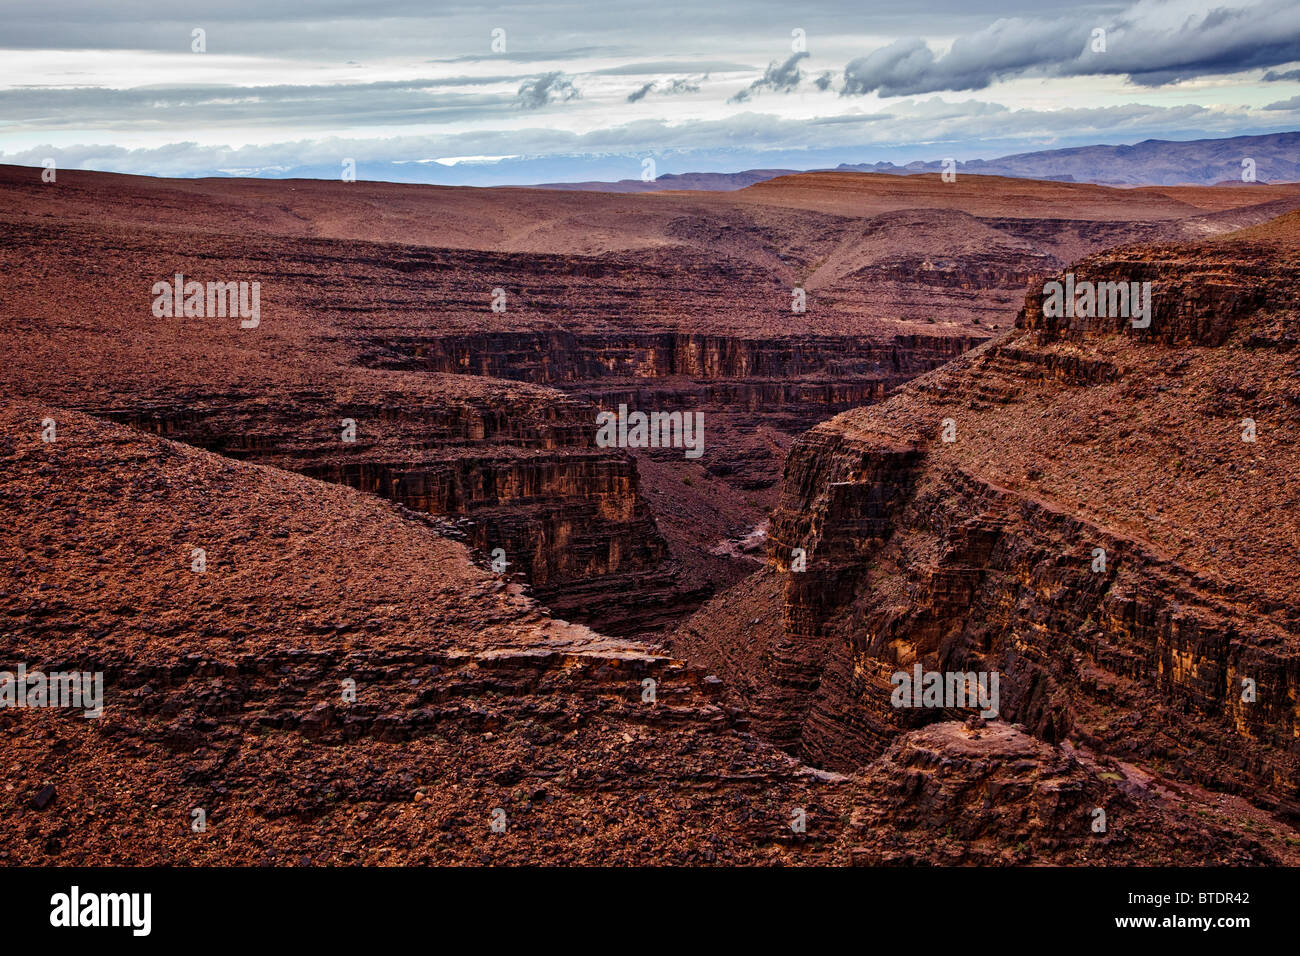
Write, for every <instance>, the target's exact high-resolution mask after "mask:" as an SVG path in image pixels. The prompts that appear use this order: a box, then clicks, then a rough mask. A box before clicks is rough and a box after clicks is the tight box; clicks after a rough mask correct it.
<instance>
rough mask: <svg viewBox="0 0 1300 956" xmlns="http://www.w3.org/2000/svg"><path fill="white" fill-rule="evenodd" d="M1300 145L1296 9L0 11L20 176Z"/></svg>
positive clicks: (781, 162)
mask: <svg viewBox="0 0 1300 956" xmlns="http://www.w3.org/2000/svg"><path fill="white" fill-rule="evenodd" d="M196 30H201V31H203V32H202V34H200V37H201V39H202V44H201V45H202V46H204V47H205V48H206V51H205V52H194V48H195V47H196V46H198V45H200V44H199V41H198V40H196V39H195V31H196ZM1100 31H1104V36H1103V34H1102V33H1101V32H1100ZM494 36H495V37H496V41H495V47H496V48H495V49H494ZM1103 44H1104V49H1102V48H1101V47H1102V46H1103ZM1297 128H1300V0H1222V2H1221V0H1192V2H1189V0H1141V2H1138V3H1130V4H1125V3H1116V4H1108V3H1072V2H1066V3H1060V4H1056V5H1052V4H1051V3H1045V2H1041V0H1039V2H1022V0H853V2H845V0H799V2H797V3H795V2H790V0H703V2H690V3H687V2H683V0H565V2H534V0H517V2H514V3H498V2H494V0H486V2H475V3H462V2H449V3H417V2H414V0H369V2H366V0H362V2H354V0H314V2H313V0H230V2H225V3H220V4H217V3H201V2H186V0H50V2H43V3H35V2H31V0H21V2H19V0H0V162H17V163H24V164H28V165H39V164H40V163H41V162H43V161H44V159H45V158H47V157H52V158H55V159H56V161H57V162H58V163H59V165H60V166H61V167H64V168H67V167H79V168H88V169H107V170H116V171H122V172H136V173H149V174H155V175H171V176H197V175H212V174H223V173H224V174H239V175H262V176H277V175H290V174H296V175H322V176H333V175H337V174H338V173H337V171H338V170H339V169H340V166H341V163H342V160H343V159H344V158H352V159H354V160H355V161H356V168H357V175H358V177H359V178H362V179H365V178H379V179H391V178H399V177H397V176H395V175H393V173H394V171H395V170H405V172H404V173H402V175H401V177H400V178H411V179H418V180H422V181H429V182H457V183H465V182H467V183H478V184H488V183H500V182H536V181H548V180H577V179H588V178H601V179H609V178H637V177H639V176H640V175H641V172H642V169H643V165H642V164H643V160H644V159H646V158H651V159H653V160H654V161H655V170H656V172H658V173H665V172H684V171H690V170H723V171H730V170H739V169H746V168H752V167H763V166H782V167H797V168H800V167H802V168H806V167H813V166H824V165H834V164H835V163H836V162H872V161H877V160H881V159H890V160H893V161H895V162H899V163H902V162H907V161H909V160H912V159H927V160H933V159H937V158H940V157H945V156H954V157H956V158H958V159H970V158H976V157H984V158H992V157H994V156H998V155H1002V154H1005V153H1009V152H1018V151H1027V150H1033V149H1047V148H1053V147H1058V146H1073V145H1083V144H1086V143H1097V142H1105V143H1132V142H1137V141H1139V140H1143V139H1149V138H1168V139H1194V138H1202V137H1209V136H1231V135H1240V134H1246V133H1267V132H1278V131H1282V130H1289V129H1297Z"/></svg>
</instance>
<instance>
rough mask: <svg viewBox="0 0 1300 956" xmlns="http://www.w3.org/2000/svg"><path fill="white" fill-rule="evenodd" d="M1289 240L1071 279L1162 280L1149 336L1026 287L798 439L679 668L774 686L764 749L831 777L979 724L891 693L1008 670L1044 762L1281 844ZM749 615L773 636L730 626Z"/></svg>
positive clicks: (1294, 536)
mask: <svg viewBox="0 0 1300 956" xmlns="http://www.w3.org/2000/svg"><path fill="white" fill-rule="evenodd" d="M1295 221H1296V220H1295V216H1294V214H1293V215H1292V216H1290V217H1287V218H1285V219H1282V220H1279V221H1278V222H1276V223H1274V224H1273V225H1272V226H1270V227H1267V228H1265V227H1260V228H1258V229H1254V230H1249V231H1247V232H1245V233H1242V234H1241V235H1239V236H1232V237H1228V238H1225V239H1223V240H1220V241H1215V242H1211V243H1205V244H1200V245H1192V246H1156V247H1144V248H1136V249H1125V250H1121V251H1117V252H1115V253H1107V254H1100V255H1097V256H1094V257H1092V258H1089V259H1086V260H1084V261H1082V262H1080V263H1079V264H1078V265H1076V266H1074V267H1072V269H1071V270H1070V271H1072V272H1073V273H1074V274H1075V276H1076V277H1077V278H1078V279H1079V280H1080V281H1082V280H1084V279H1089V280H1096V281H1102V280H1111V281H1124V282H1139V281H1150V282H1152V285H1153V289H1154V302H1155V305H1154V309H1153V313H1152V321H1151V323H1150V327H1149V328H1133V327H1132V323H1131V322H1130V321H1128V320H1124V321H1119V320H1111V319H1106V320H1089V319H1083V320H1074V321H1054V320H1051V319H1048V318H1045V317H1044V315H1043V309H1042V296H1041V294H1040V293H1038V292H1031V294H1030V295H1029V297H1028V298H1027V300H1026V305H1025V308H1024V310H1023V311H1022V313H1021V315H1020V317H1019V318H1018V320H1017V324H1016V328H1015V329H1014V330H1012V331H1010V332H1008V333H1007V334H1006V335H1004V336H1002V337H1000V338H998V339H995V340H994V341H992V342H990V343H987V344H985V345H983V346H981V347H979V348H977V349H975V350H974V351H972V352H971V353H969V354H967V355H965V356H963V357H961V358H960V359H958V360H956V361H955V362H953V363H951V364H950V365H949V366H946V367H944V368H943V369H941V370H939V371H937V372H934V373H931V374H929V375H926V376H922V377H921V378H918V379H916V380H915V381H913V382H912V383H909V384H908V385H907V386H904V387H903V388H902V389H900V390H899V392H898V393H896V394H895V395H894V396H892V397H891V398H890V399H888V400H886V401H885V402H883V403H881V404H879V405H877V406H874V407H872V408H870V409H863V410H858V411H854V412H849V413H846V414H844V415H841V416H839V417H837V418H836V419H833V420H832V421H830V422H827V423H826V424H824V425H821V426H818V427H817V428H815V429H813V430H812V431H811V432H809V433H808V434H807V435H805V436H803V437H802V438H800V439H799V440H798V441H797V442H796V444H795V446H794V448H793V450H792V453H791V456H790V459H789V461H788V463H787V466H786V472H785V477H784V482H783V486H782V496H781V503H780V506H779V508H778V509H777V511H776V513H775V515H774V517H773V521H772V526H771V529H770V540H771V548H772V550H771V557H770V560H771V568H770V569H769V570H767V571H765V572H763V573H762V574H761V575H759V576H757V577H756V578H754V579H752V580H751V582H749V583H748V584H747V586H746V590H745V591H743V592H738V593H737V594H735V595H731V596H725V597H724V598H719V599H715V601H714V602H713V603H712V604H711V605H710V606H708V607H706V608H705V609H704V610H702V611H701V612H700V613H699V614H698V615H697V616H696V618H695V619H693V620H692V621H691V622H688V624H687V625H685V626H684V627H683V629H682V630H681V631H680V632H679V633H678V635H677V636H676V638H675V639H674V640H673V642H672V646H673V647H674V649H675V651H676V652H677V653H680V654H685V655H687V656H691V655H692V653H693V650H694V649H696V648H699V649H701V650H702V653H701V654H700V655H698V656H697V658H696V659H700V660H706V661H710V662H711V663H713V664H714V665H715V666H717V667H718V669H719V672H720V673H723V674H724V675H725V676H726V677H727V678H728V680H729V682H731V683H733V684H734V683H737V682H739V683H740V686H742V687H747V688H753V687H762V688H763V690H762V691H761V692H759V697H758V700H759V704H760V706H759V707H758V709H757V711H756V714H755V720H756V722H755V726H756V727H758V728H759V729H760V731H761V732H762V733H764V735H765V736H766V738H767V739H770V740H772V741H773V742H775V743H777V744H778V745H780V746H783V747H785V748H786V749H788V750H790V751H791V752H792V753H796V754H798V755H800V757H801V758H802V759H805V760H807V761H809V762H811V763H813V764H815V765H818V766H826V767H831V768H838V769H841V770H850V769H852V768H855V767H859V766H861V765H862V764H863V763H865V762H868V761H871V760H873V759H875V758H876V757H878V756H879V755H880V754H882V753H884V752H885V751H886V750H888V749H889V748H890V747H892V746H894V744H895V741H896V740H897V739H898V737H899V735H900V734H901V733H904V732H905V731H907V730H908V728H912V727H916V726H920V725H924V724H929V723H930V722H933V721H940V720H944V719H946V718H951V717H953V716H959V715H960V714H961V713H969V712H970V711H969V709H965V710H959V711H957V712H954V711H952V710H951V709H950V708H949V709H945V708H944V707H935V708H899V707H896V706H894V704H893V701H892V699H891V691H892V690H893V685H892V684H891V677H892V676H893V675H894V674H895V673H897V672H899V671H909V672H910V671H911V669H912V668H913V667H914V666H915V665H917V664H920V665H922V666H923V668H924V669H925V670H927V671H939V672H956V671H960V672H995V673H997V674H999V675H1000V678H1001V685H1000V691H1001V695H1000V696H1001V700H1000V706H999V716H1000V717H1001V718H1003V719H1004V720H1007V721H1014V722H1017V723H1019V724H1022V725H1024V726H1025V728H1026V729H1027V731H1028V732H1030V733H1032V734H1033V735H1034V736H1035V737H1037V738H1038V739H1039V740H1041V741H1044V742H1045V743H1047V744H1060V745H1065V744H1070V745H1075V746H1078V745H1084V746H1087V747H1088V748H1090V749H1092V750H1094V751H1096V752H1098V753H1103V754H1109V755H1111V756H1113V757H1116V758H1118V759H1121V760H1123V761H1129V762H1132V763H1134V764H1137V765H1140V766H1142V767H1143V768H1145V770H1146V771H1147V772H1149V773H1158V774H1160V775H1163V776H1165V777H1167V778H1168V779H1171V780H1175V781H1180V782H1181V785H1184V786H1186V785H1204V786H1209V787H1212V788H1214V789H1215V790H1218V791H1220V792H1222V793H1228V794H1241V795H1243V796H1246V797H1248V798H1249V800H1250V801H1252V802H1253V803H1254V804H1255V805H1256V806H1257V807H1259V808H1262V809H1264V810H1267V811H1270V812H1273V813H1275V814H1277V815H1278V820H1279V821H1282V820H1285V821H1289V822H1290V824H1291V825H1294V823H1295V822H1296V817H1297V813H1298V812H1300V749H1298V748H1297V745H1296V740H1297V735H1298V734H1300V708H1297V706H1296V701H1297V700H1300V617H1298V616H1297V611H1296V607H1295V601H1294V578H1293V571H1294V567H1295V566H1296V562H1297V560H1298V559H1300V532H1298V531H1297V527H1296V524H1295V518H1294V516H1295V513H1296V512H1295V505H1296V504H1297V502H1296V500H1295V494H1294V489H1295V480H1296V476H1297V475H1300V457H1297V451H1296V445H1295V443H1294V442H1293V441H1292V436H1293V435H1294V434H1295V433H1296V430H1297V426H1300V385H1298V384H1297V382H1298V381H1300V366H1297V361H1298V357H1300V351H1297V349H1296V345H1297V342H1298V341H1300V340H1298V339H1297V332H1298V331H1300V325H1298V323H1300V296H1298V295H1297V292H1296V288H1297V278H1300V259H1298V258H1297V256H1296V254H1295V252H1294V245H1293V244H1292V243H1291V241H1290V239H1289V238H1288V237H1293V234H1294V232H1295V229H1296V226H1295ZM1048 278H1052V277H1048ZM1055 278H1058V279H1060V278H1063V277H1062V276H1057V277H1055ZM945 439H946V440H945ZM795 548H802V549H804V551H805V553H806V570H805V571H802V572H799V571H796V570H792V569H791V568H792V564H793V563H794V562H795V560H796V555H795V553H794V550H793V549H795ZM728 599H730V600H731V601H732V604H731V606H729V607H727V606H724V602H726V601H727V600H728ZM737 604H738V606H737ZM751 608H752V609H762V611H763V613H764V614H765V615H766V617H767V618H768V619H769V621H770V623H768V622H766V621H765V622H764V623H762V624H761V625H760V630H758V631H757V632H755V631H754V629H752V628H751V629H745V630H743V633H742V632H737V630H736V629H735V628H734V627H732V628H728V627H727V625H726V624H725V619H726V618H728V617H730V618H739V619H746V618H747V617H748V615H749V610H750V609H751ZM774 608H779V610H780V615H779V623H777V622H776V621H775V620H771V619H773V618H775V617H776V615H775V614H773V613H772V612H773V610H774ZM756 636H757V637H759V638H760V639H761V640H762V641H763V642H764V643H763V646H762V647H761V648H760V649H754V648H751V649H750V650H748V651H747V652H746V653H745V654H744V655H739V654H737V653H736V651H735V648H736V647H738V646H739V644H741V643H745V642H752V641H753V640H754V639H755V637H756ZM1275 823H1276V821H1275Z"/></svg>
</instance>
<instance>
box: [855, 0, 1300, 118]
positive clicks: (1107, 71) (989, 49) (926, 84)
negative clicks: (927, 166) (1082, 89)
mask: <svg viewBox="0 0 1300 956" xmlns="http://www.w3.org/2000/svg"><path fill="white" fill-rule="evenodd" d="M1103 31H1104V32H1103ZM1297 59H1300V4H1296V3H1295V2H1294V0H1255V2H1249V0H1248V2H1244V3H1243V2H1241V0H1222V2H1221V3H1219V5H1216V6H1213V7H1207V6H1205V4H1204V2H1203V0H1139V2H1138V3H1136V4H1134V5H1133V6H1131V7H1129V8H1128V9H1127V10H1125V11H1124V12H1123V13H1121V14H1119V15H1118V16H1116V17H1113V18H1111V19H1109V20H1106V19H1103V18H1101V17H1098V18H1097V19H1096V20H1095V21H1093V20H1090V19H1088V18H1086V17H1083V16H1072V17H1068V18H1067V17H1058V18H1054V19H1048V18H1033V19H1030V18H1019V17H1015V18H1003V19H999V20H996V21H994V22H993V23H992V24H990V25H989V26H987V27H985V28H983V29H981V30H978V31H976V32H974V33H969V34H966V35H964V36H960V37H958V38H957V39H956V40H955V41H953V44H952V46H951V47H950V48H949V49H948V51H947V52H946V53H943V54H936V53H935V51H934V50H932V49H931V48H930V46H929V45H928V44H927V43H926V42H925V41H924V40H922V39H920V38H917V37H904V38H900V39H898V40H895V41H894V42H893V43H891V44H889V45H888V46H886V47H883V48H881V49H879V50H874V51H872V52H871V53H869V54H867V55H866V56H862V57H858V58H857V59H855V60H852V61H850V62H849V63H848V64H847V65H846V66H845V68H844V90H843V92H844V94H845V95H849V96H852V95H861V94H865V93H879V94H880V95H881V96H907V95H914V94H918V93H933V92H938V91H943V90H980V89H984V88H985V87H987V86H989V85H990V84H992V83H994V82H997V81H1000V80H1008V79H1014V78H1016V77H1022V76H1103V75H1109V76H1125V77H1127V78H1128V80H1129V81H1130V82H1133V83H1135V84H1138V85H1141V86H1160V85H1165V84H1170V83H1177V82H1181V81H1185V80H1190V79H1195V78H1197V77H1201V76H1213V75H1219V74H1225V73H1235V72H1239V71H1241V70H1245V69H1251V68H1255V67H1262V66H1272V65H1276V64H1282V63H1290V62H1293V61H1295V60H1297Z"/></svg>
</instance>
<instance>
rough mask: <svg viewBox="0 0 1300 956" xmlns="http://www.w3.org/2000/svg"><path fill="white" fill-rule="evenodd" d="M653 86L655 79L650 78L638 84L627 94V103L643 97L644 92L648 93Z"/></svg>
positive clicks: (637, 100) (636, 101)
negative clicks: (647, 81) (644, 82)
mask: <svg viewBox="0 0 1300 956" xmlns="http://www.w3.org/2000/svg"><path fill="white" fill-rule="evenodd" d="M654 88H655V81H654V80H651V81H650V82H649V83H646V84H644V85H642V86H639V87H637V88H636V89H635V90H633V91H632V92H631V93H629V94H628V95H627V101H628V102H629V103H638V102H640V101H641V100H643V99H645V96H646V94H647V93H649V92H650V91H651V90H653V89H654Z"/></svg>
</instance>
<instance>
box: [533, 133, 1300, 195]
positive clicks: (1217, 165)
mask: <svg viewBox="0 0 1300 956" xmlns="http://www.w3.org/2000/svg"><path fill="white" fill-rule="evenodd" d="M1245 160H1250V161H1251V163H1253V169H1254V177H1255V181H1257V182H1261V183H1265V182H1268V183H1285V182H1300V132H1289V133H1271V134H1268V135H1265V136H1233V137H1230V138H1228V139H1195V140H1190V141H1188V142H1181V143H1180V142H1174V141H1171V140H1162V139H1148V140H1144V141H1143V142H1141V143H1136V144H1134V145H1132V146H1076V147H1072V148H1070V149H1048V150H1041V151H1039V152H1033V153H1013V154H1012V155H1010V156H1003V157H1000V158H999V159H973V160H969V161H967V162H963V163H958V164H957V173H958V175H960V174H961V173H966V174H969V175H982V176H1012V177H1016V178H1020V179H1049V180H1057V181H1061V182H1079V183H1098V184H1101V185H1106V186H1178V185H1183V184H1191V185H1197V186H1213V185H1216V184H1218V183H1223V182H1228V183H1241V182H1242V181H1243V180H1242V174H1243V171H1244V169H1245V167H1243V161H1245ZM834 168H835V169H836V170H843V171H846V172H860V173H892V174H894V175H911V174H915V173H937V172H942V171H943V160H942V159H940V160H933V161H930V162H920V161H917V162H913V163H908V164H906V165H905V166H898V165H895V164H894V163H852V164H850V163H841V164H840V165H839V166H836V167H834ZM806 171H807V170H798V169H747V170H744V171H743V172H739V173H680V174H677V173H674V174H668V175H664V176H660V177H658V178H657V179H654V180H652V181H650V182H642V181H641V180H639V179H620V180H618V181H617V182H583V183H543V184H542V185H540V186H537V187H535V188H538V189H568V190H591V191H597V192H657V191H663V190H667V189H696V190H713V191H723V192H725V191H728V190H733V189H743V188H744V187H746V186H752V185H754V183H759V182H763V181H764V180H767V179H775V178H776V177H777V176H786V175H789V174H791V173H797V172H806Z"/></svg>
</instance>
